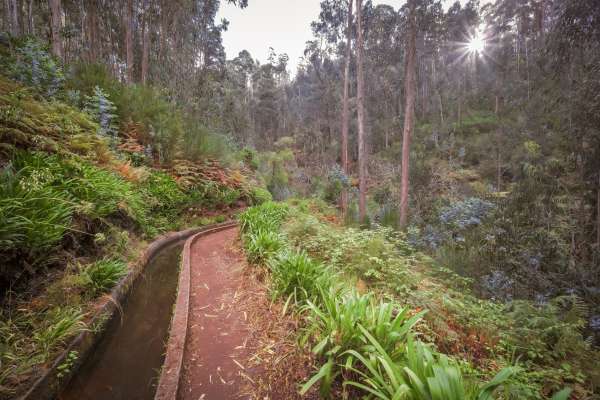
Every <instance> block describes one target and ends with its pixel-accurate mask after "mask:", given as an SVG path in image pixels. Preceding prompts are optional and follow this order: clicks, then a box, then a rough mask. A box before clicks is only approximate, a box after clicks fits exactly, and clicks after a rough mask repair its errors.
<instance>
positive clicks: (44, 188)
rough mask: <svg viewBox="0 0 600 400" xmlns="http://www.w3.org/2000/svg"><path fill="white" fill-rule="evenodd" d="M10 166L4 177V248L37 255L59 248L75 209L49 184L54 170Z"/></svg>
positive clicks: (0, 191) (0, 229)
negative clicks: (54, 247) (43, 251)
mask: <svg viewBox="0 0 600 400" xmlns="http://www.w3.org/2000/svg"><path fill="white" fill-rule="evenodd" d="M16 168H19V166H11V165H9V166H7V167H5V168H4V170H3V171H2V172H1V174H0V249H1V250H2V251H15V250H19V251H24V252H28V253H36V252H40V251H42V250H48V249H50V248H51V247H52V246H54V245H56V244H57V243H58V242H59V241H60V239H61V238H62V236H63V234H64V232H65V231H66V230H67V229H68V227H69V224H70V222H71V218H72V214H73V211H74V206H73V204H72V202H71V201H70V198H69V195H68V194H67V193H64V192H61V191H59V190H57V189H56V188H54V187H52V186H51V185H49V183H50V182H51V181H52V180H53V179H54V177H53V176H52V173H51V171H50V170H43V169H39V170H34V171H29V170H28V169H27V168H26V167H22V168H19V169H16Z"/></svg>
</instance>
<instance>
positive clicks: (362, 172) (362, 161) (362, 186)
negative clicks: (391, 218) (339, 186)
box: [356, 0, 367, 223]
mask: <svg viewBox="0 0 600 400" xmlns="http://www.w3.org/2000/svg"><path fill="white" fill-rule="evenodd" d="M362 11H363V8H362V0H356V25H357V26H356V29H357V31H358V34H357V44H356V64H357V70H356V98H357V99H356V100H357V101H356V114H357V119H358V191H359V195H358V196H359V197H358V214H359V219H360V221H361V223H362V222H364V221H365V219H366V216H367V149H366V146H365V144H366V132H365V105H364V101H365V100H364V99H365V83H364V79H365V77H364V70H363V51H364V48H363V46H364V40H363V29H362V26H363V20H362Z"/></svg>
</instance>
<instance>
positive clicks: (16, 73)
mask: <svg viewBox="0 0 600 400" xmlns="http://www.w3.org/2000/svg"><path fill="white" fill-rule="evenodd" d="M10 69H11V71H10V74H11V76H12V77H13V78H14V79H16V80H18V81H20V82H22V83H24V84H26V85H29V86H31V87H32V88H33V89H34V90H35V91H37V92H38V93H40V94H42V95H44V96H46V97H52V96H54V95H56V94H57V93H58V91H59V90H61V89H62V87H63V84H64V80H65V77H64V73H63V70H62V67H61V66H60V64H59V63H58V62H57V61H56V60H55V59H54V58H53V57H52V56H51V55H50V54H49V53H48V51H47V50H46V48H45V47H44V46H42V45H41V44H40V43H39V42H37V41H35V40H32V39H28V40H26V41H25V42H24V43H23V44H21V45H19V46H18V47H17V48H16V51H15V62H14V64H12V65H11V68H10Z"/></svg>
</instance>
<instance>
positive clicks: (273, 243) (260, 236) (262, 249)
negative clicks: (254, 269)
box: [245, 231, 284, 264]
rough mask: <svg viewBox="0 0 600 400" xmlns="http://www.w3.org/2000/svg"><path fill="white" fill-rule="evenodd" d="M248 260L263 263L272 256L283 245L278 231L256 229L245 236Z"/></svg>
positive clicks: (253, 262)
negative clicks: (256, 230)
mask: <svg viewBox="0 0 600 400" xmlns="http://www.w3.org/2000/svg"><path fill="white" fill-rule="evenodd" d="M245 245H246V253H247V255H248V261H249V262H250V263H252V264H263V263H265V262H266V261H267V260H269V259H270V258H271V257H273V256H274V255H275V254H276V253H277V252H278V251H279V250H280V249H281V248H282V247H283V245H284V243H283V239H282V238H281V236H280V235H279V234H278V233H275V232H272V231H258V232H256V233H251V234H249V235H247V236H246V237H245Z"/></svg>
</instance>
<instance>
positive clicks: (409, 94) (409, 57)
mask: <svg viewBox="0 0 600 400" xmlns="http://www.w3.org/2000/svg"><path fill="white" fill-rule="evenodd" d="M415 2H416V0H410V1H409V2H408V7H409V12H408V35H407V38H406V70H405V75H404V85H405V107H404V132H403V134H402V172H401V173H402V177H401V180H400V221H399V225H400V226H401V227H405V226H406V222H407V220H408V192H409V166H410V160H409V157H410V141H411V136H412V132H413V129H414V124H415V122H414V118H415V86H416V82H415V80H416V72H415V63H416V57H417V54H416V52H417V49H416V35H417V32H416V30H417V26H416V4H415Z"/></svg>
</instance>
